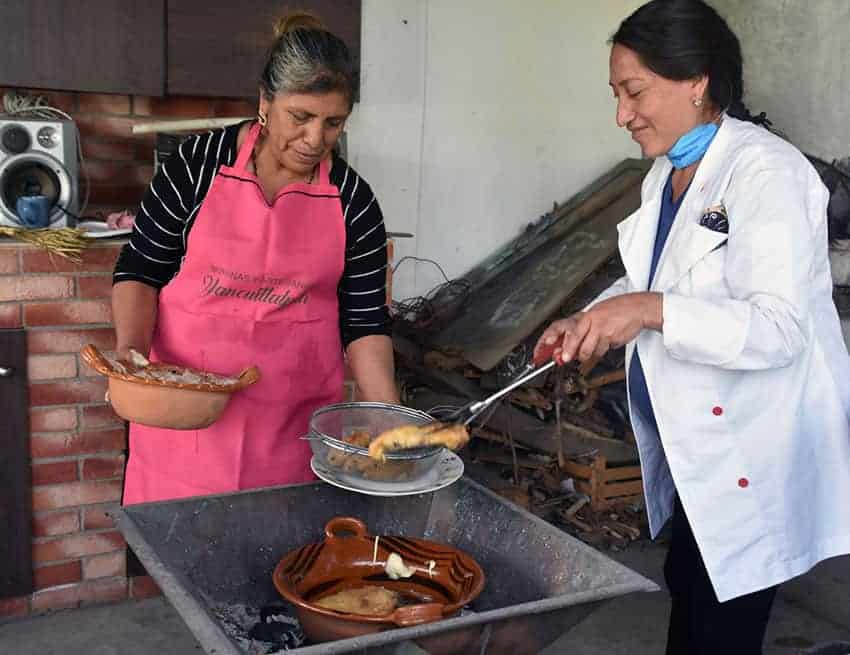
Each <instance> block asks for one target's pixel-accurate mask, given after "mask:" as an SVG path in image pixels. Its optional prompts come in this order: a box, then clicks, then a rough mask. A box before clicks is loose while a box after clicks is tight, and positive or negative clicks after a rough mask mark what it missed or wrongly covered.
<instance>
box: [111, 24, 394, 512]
mask: <svg viewBox="0 0 850 655" xmlns="http://www.w3.org/2000/svg"><path fill="white" fill-rule="evenodd" d="M278 31H279V34H278V36H277V39H276V41H275V45H274V47H273V49H272V52H271V54H270V56H269V60H268V62H267V64H266V67H265V70H264V73H263V77H262V81H261V92H260V107H259V112H258V119H257V121H256V122H253V123H248V124H243V125H241V126H233V127H231V128H226V129H225V130H219V131H217V132H213V133H210V134H208V135H204V136H202V137H196V138H195V139H192V140H187V141H186V142H184V143H183V144H182V145H181V148H180V151H179V153H178V154H176V155H174V156H173V157H172V158H171V159H170V160H169V161H168V162H166V164H165V165H164V166H163V167H162V169H161V171H160V172H159V173H158V174H157V176H156V178H155V179H154V181H153V182H152V184H151V189H150V191H149V192H148V194H147V196H146V198H145V200H144V201H143V203H142V207H141V211H140V212H139V215H138V217H137V219H136V225H135V229H134V233H133V236H132V238H131V242H130V243H129V244H128V246H127V247H126V248H125V249H124V252H122V256H121V257H120V258H119V261H118V264H117V265H116V272H115V287H114V292H113V309H114V315H115V326H116V333H117V341H118V343H117V348H118V350H119V352H120V351H126V350H127V349H129V348H131V347H132V348H135V349H137V350H141V351H143V352H150V357H151V359H152V360H154V361H167V362H173V363H178V364H182V365H185V366H190V367H193V368H198V369H202V370H207V371H213V372H220V373H233V372H236V371H239V370H241V369H242V368H244V367H246V366H249V365H257V366H258V367H259V368H260V371H261V375H262V379H261V380H260V382H259V383H257V384H255V385H253V386H252V387H250V388H248V389H246V390H244V391H242V392H240V393H238V394H236V395H235V396H234V397H233V398H232V400H231V402H230V403H229V405H228V406H227V409H226V410H225V412H224V414H223V415H222V416H221V418H220V419H219V420H218V421H217V422H216V423H214V424H213V425H212V426H210V427H209V428H206V429H204V430H197V431H176V430H168V429H160V428H151V427H147V426H142V425H136V424H132V425H131V426H130V448H129V459H128V463H127V470H126V476H125V487H124V501H123V502H124V503H125V504H131V503H139V502H149V501H154V500H164V499H171V498H180V497H186V496H196V495H204V494H212V493H222V492H229V491H235V490H240V489H250V488H255V487H262V486H269V485H278V484H289V483H296V482H302V481H306V480H310V479H312V473H311V471H310V465H309V462H310V447H309V444H308V443H307V442H306V441H303V440H300V439H299V437H300V436H302V435H303V434H305V433H306V430H307V426H308V421H309V417H310V415H311V414H312V412H313V411H314V410H315V409H317V408H318V407H321V406H323V405H326V404H329V403H334V402H339V401H340V400H341V399H342V390H343V353H344V352H345V353H346V354H347V356H348V359H349V362H350V365H351V369H352V371H353V373H354V376H355V380H356V381H357V383H358V386H359V388H360V393H361V397H362V398H363V399H368V400H377V401H384V402H397V401H398V397H397V392H396V389H395V385H394V382H393V363H392V345H391V342H390V339H389V337H388V329H387V323H388V314H387V309H386V299H385V291H384V281H385V276H386V234H385V231H384V227H383V221H382V218H381V215H380V210H379V209H378V208H377V202H376V201H375V199H374V196H373V195H372V194H371V191H369V189H368V185H367V184H366V183H365V182H364V181H363V180H361V179H360V178H359V176H357V174H356V173H355V172H354V171H353V170H352V169H351V168H350V167H348V165H347V164H346V163H345V162H344V161H343V160H342V159H340V158H338V157H336V156H335V155H334V154H332V149H333V147H334V146H335V144H336V142H337V139H338V137H339V135H340V134H341V133H342V130H343V127H344V125H345V120H346V118H347V117H348V115H349V113H350V111H351V106H352V101H353V93H354V87H353V70H352V65H351V59H350V56H349V54H348V51H347V49H346V48H345V45H344V44H343V43H342V42H341V41H340V40H339V39H338V38H336V37H335V36H333V35H332V34H330V33H328V32H327V31H325V30H324V29H323V28H322V27H321V26H320V25H319V24H317V21H316V19H314V18H312V17H309V16H306V15H304V14H298V15H295V16H291V17H290V18H288V19H286V20H285V21H283V23H282V25H280V26H279V28H278Z"/></svg>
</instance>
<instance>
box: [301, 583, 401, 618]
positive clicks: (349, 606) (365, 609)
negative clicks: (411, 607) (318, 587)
mask: <svg viewBox="0 0 850 655" xmlns="http://www.w3.org/2000/svg"><path fill="white" fill-rule="evenodd" d="M398 604H399V596H398V594H397V593H396V592H394V591H391V590H390V589H385V588H384V587H376V586H369V587H358V588H357V589H346V590H345V591H339V592H337V593H335V594H331V595H330V596H325V597H324V598H322V599H320V600H317V601H315V602H314V605H318V606H319V607H323V608H324V609H328V610H334V611H336V612H344V613H346V614H361V615H364V616H384V615H385V614H389V613H390V612H392V611H393V610H394V609H395V608H396V607H398Z"/></svg>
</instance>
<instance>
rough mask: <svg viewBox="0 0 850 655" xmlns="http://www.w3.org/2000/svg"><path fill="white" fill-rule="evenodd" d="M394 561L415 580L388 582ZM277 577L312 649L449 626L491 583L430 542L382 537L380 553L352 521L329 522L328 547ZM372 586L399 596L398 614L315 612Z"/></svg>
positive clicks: (311, 549) (282, 568)
mask: <svg viewBox="0 0 850 655" xmlns="http://www.w3.org/2000/svg"><path fill="white" fill-rule="evenodd" d="M391 553H397V554H398V555H400V556H401V558H402V560H403V561H404V564H405V565H406V567H407V568H408V569H413V571H414V572H413V575H412V577H409V578H400V579H398V580H392V579H390V578H389V576H388V575H387V574H386V571H385V565H386V562H387V558H388V557H389V555H390V554H391ZM431 562H433V563H434V564H433V565H432V564H431ZM272 577H273V581H274V585H275V587H276V588H277V590H278V592H279V593H280V595H281V596H283V597H284V598H285V599H286V600H287V601H289V602H290V603H292V604H293V605H294V606H295V608H296V612H297V614H298V620H299V621H300V622H301V627H302V628H303V629H304V634H305V635H306V636H307V637H308V638H309V639H310V640H312V641H314V642H324V641H333V640H336V639H346V638H349V637H356V636H360V635H365V634H372V633H375V632H380V631H382V630H390V629H393V628H398V627H407V626H412V625H418V624H421V623H429V622H431V621H439V620H440V619H443V618H448V617H450V616H452V615H454V614H456V613H458V612H459V611H460V609H461V608H462V607H464V606H465V605H467V604H469V603H471V602H472V601H473V600H475V599H476V598H477V597H478V595H479V594H480V593H481V590H482V589H483V588H484V580H485V578H484V572H483V571H482V570H481V567H480V566H479V565H478V563H477V562H476V561H475V560H474V559H472V557H470V556H469V555H467V554H466V553H464V552H463V551H461V550H458V549H457V548H454V547H452V546H448V545H444V544H438V543H435V542H432V541H426V540H424V539H414V538H412V537H400V536H389V535H387V536H381V537H379V538H378V546H377V553H376V552H375V537H374V536H373V535H370V534H368V532H367V529H366V525H365V524H364V523H363V522H362V521H361V520H360V519H357V518H353V517H336V518H334V519H331V520H330V521H328V523H327V525H326V526H325V539H324V541H322V542H320V543H315V544H309V545H307V546H302V547H301V548H298V549H296V550H294V551H292V552H290V553H288V554H287V555H285V556H284V557H283V558H282V559H281V560H280V562H279V563H278V565H277V567H275V570H274V573H273V576H272ZM370 585H372V586H379V587H383V588H385V589H389V590H391V591H394V592H396V593H397V594H398V597H399V598H400V600H401V602H400V604H399V606H397V607H396V608H395V609H394V610H393V611H392V612H390V613H389V614H384V615H379V616H371V615H364V614H349V613H344V612H338V611H335V610H331V609H326V608H323V607H320V606H318V605H316V604H315V603H316V601H319V600H321V599H322V598H326V597H328V596H331V595H334V594H336V593H338V592H340V591H344V590H347V589H358V588H361V587H365V586H370Z"/></svg>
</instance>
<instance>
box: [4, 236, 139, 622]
mask: <svg viewBox="0 0 850 655" xmlns="http://www.w3.org/2000/svg"><path fill="white" fill-rule="evenodd" d="M120 247H121V244H120V243H109V244H97V245H93V246H92V247H90V248H88V249H87V250H86V251H85V252H84V254H83V262H82V264H80V265H76V264H72V263H70V262H68V261H67V260H64V259H62V258H60V257H55V256H53V257H52V256H50V255H48V254H47V253H46V252H44V251H42V250H39V249H37V248H34V247H31V246H26V245H17V244H13V243H9V242H5V243H3V244H2V245H0V328H24V329H25V330H26V333H27V349H28V373H29V395H30V453H31V457H32V459H31V466H32V481H33V490H32V493H33V544H32V553H33V565H34V571H33V573H34V580H35V586H36V592H35V593H34V594H33V595H32V596H31V597H27V598H18V599H5V600H0V615H3V614H26V613H28V612H40V611H43V610H48V609H58V608H66V607H76V606H78V605H81V604H86V603H93V602H103V601H112V600H122V599H125V598H127V593H128V584H127V579H126V576H125V571H126V563H125V562H126V546H125V543H124V540H123V538H122V537H121V535H120V533H119V532H118V531H117V530H115V528H114V526H113V524H112V521H111V520H110V519H109V518H108V517H107V515H106V512H107V510H108V509H109V508H110V507H113V506H114V505H115V504H117V503H118V502H119V500H120V498H121V487H122V478H123V474H124V449H125V446H126V441H125V427H124V423H123V421H121V420H120V419H119V418H118V417H117V416H115V414H114V413H113V412H112V409H111V408H110V407H109V405H108V404H107V403H106V402H104V393H105V391H106V382H105V380H104V379H102V378H101V377H100V376H98V375H97V374H95V373H93V371H91V370H90V369H89V368H88V366H86V365H85V364H84V363H83V362H82V361H80V357H79V354H78V353H79V350H80V348H82V346H83V345H85V344H86V343H94V344H95V345H97V346H98V347H99V348H102V349H104V350H110V349H111V348H113V347H114V333H113V329H112V318H111V311H110V299H109V296H110V289H111V274H112V268H113V265H114V262H115V258H116V256H117V254H118V251H119V249H120Z"/></svg>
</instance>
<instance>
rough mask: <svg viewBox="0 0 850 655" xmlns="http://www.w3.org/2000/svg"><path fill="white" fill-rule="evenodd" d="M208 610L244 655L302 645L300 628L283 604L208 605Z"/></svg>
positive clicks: (263, 654) (265, 652) (260, 653)
mask: <svg viewBox="0 0 850 655" xmlns="http://www.w3.org/2000/svg"><path fill="white" fill-rule="evenodd" d="M210 607H211V609H212V613H213V615H214V616H215V618H216V619H218V621H219V622H220V624H221V626H222V628H224V631H225V632H226V633H227V635H228V636H229V637H230V638H231V639H233V640H234V641H235V642H236V643H237V644H238V645H239V647H240V648H242V649H243V650H244V651H245V653H247V654H248V655H268V654H269V653H276V652H278V651H280V650H293V649H295V648H298V647H300V646H303V645H304V644H305V641H306V640H305V638H304V632H303V631H302V629H301V624H300V623H299V622H298V619H297V618H295V612H294V611H293V609H292V608H291V607H290V606H289V605H287V604H285V603H275V604H270V605H264V606H263V607H260V608H256V607H251V606H249V605H242V604H239V603H236V604H227V603H211V604H210Z"/></svg>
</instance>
